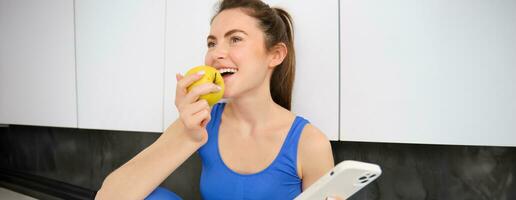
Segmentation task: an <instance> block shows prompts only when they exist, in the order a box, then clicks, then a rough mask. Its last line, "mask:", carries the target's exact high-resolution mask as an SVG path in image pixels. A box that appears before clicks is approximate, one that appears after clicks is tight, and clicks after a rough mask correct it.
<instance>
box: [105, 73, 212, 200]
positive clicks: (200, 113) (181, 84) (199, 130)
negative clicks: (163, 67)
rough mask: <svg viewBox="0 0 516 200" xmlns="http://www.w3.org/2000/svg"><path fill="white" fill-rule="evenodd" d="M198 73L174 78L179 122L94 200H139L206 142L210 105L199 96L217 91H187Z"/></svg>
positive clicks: (110, 177)
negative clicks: (175, 80) (175, 79)
mask: <svg viewBox="0 0 516 200" xmlns="http://www.w3.org/2000/svg"><path fill="white" fill-rule="evenodd" d="M202 75H203V74H202V72H201V73H199V74H193V75H189V76H186V77H183V76H181V75H179V74H178V75H177V76H176V78H177V81H178V82H177V87H176V99H175V104H176V107H177V109H178V111H179V119H177V120H176V121H175V122H174V123H172V124H171V125H170V126H169V127H168V128H167V130H165V132H163V134H162V135H161V136H160V137H159V138H158V139H157V140H156V141H155V142H154V143H153V144H151V145H150V146H149V147H147V148H146V149H144V150H143V151H141V152H140V153H138V155H136V156H135V157H134V158H132V159H131V160H129V161H128V162H127V163H125V164H124V165H122V166H121V167H120V168H118V169H117V170H115V171H114V172H112V173H111V174H109V175H108V176H107V177H106V179H105V180H104V182H103V183H102V187H101V188H100V190H99V191H98V192H97V196H96V197H95V199H143V198H145V197H147V195H149V194H150V193H151V192H152V191H153V190H154V189H155V188H156V187H157V186H158V185H159V184H160V183H161V182H163V180H165V179H166V178H167V177H168V176H169V175H170V174H171V173H172V172H174V170H176V169H177V168H178V167H179V166H180V165H181V164H183V162H184V161H185V160H186V159H188V157H190V156H191V155H192V154H193V153H194V152H195V151H197V149H199V148H200V147H201V146H202V145H203V144H204V143H206V141H207V140H208V133H207V130H206V125H207V123H208V122H209V121H210V119H211V118H210V110H211V109H210V106H209V105H208V102H207V101H206V100H199V96H201V95H203V94H208V93H211V92H215V91H219V90H220V87H218V86H216V85H215V84H212V83H209V84H203V85H199V86H196V87H194V88H193V89H192V90H191V91H190V92H188V91H187V89H186V88H187V87H188V86H189V85H190V84H192V83H193V82H194V81H196V80H198V79H199V78H201V77H202Z"/></svg>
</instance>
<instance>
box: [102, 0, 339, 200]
mask: <svg viewBox="0 0 516 200" xmlns="http://www.w3.org/2000/svg"><path fill="white" fill-rule="evenodd" d="M207 46H208V51H207V53H206V57H205V64H206V65H210V66H213V67H215V68H217V69H218V70H221V71H223V70H224V69H226V68H231V69H233V71H236V73H233V74H226V75H224V82H225V92H224V97H225V98H226V99H227V100H228V101H227V103H219V104H216V105H215V106H214V107H213V108H210V107H209V105H208V103H207V102H206V101H205V100H199V96H200V95H203V94H208V93H210V92H215V91H218V90H220V88H219V87H218V86H216V85H214V84H211V83H210V84H204V85H200V86H197V87H195V88H194V89H192V90H191V91H190V92H187V90H186V88H187V87H188V86H189V85H190V84H191V83H193V82H194V81H196V80H197V79H199V78H200V77H201V76H202V73H200V74H194V75H190V76H186V77H183V76H181V75H179V74H178V75H177V80H178V83H177V88H176V100H175V104H176V107H177V109H178V111H179V113H180V117H179V118H178V119H177V120H176V121H175V122H174V123H172V124H171V125H170V126H169V127H168V128H167V130H166V131H165V132H164V133H163V134H162V135H161V136H160V138H159V139H158V140H156V142H154V143H153V144H152V145H150V146H149V147H148V148H146V149H145V150H143V151H142V152H140V153H139V154H138V155H136V156H135V157H134V158H132V159H131V160H130V161H128V162H127V163H126V164H124V165H123V166H121V167H120V168H119V169H117V170H115V171H114V172H112V173H111V174H110V175H109V176H108V177H107V178H106V179H105V180H104V182H103V185H102V188H101V189H100V190H99V192H98V194H97V197H96V198H97V199H115V198H116V199H143V198H144V197H147V196H148V195H149V194H151V192H153V191H154V192H153V193H152V194H151V195H150V196H148V198H153V197H156V195H162V194H164V193H166V192H164V193H163V188H158V189H156V190H155V188H156V187H157V186H158V185H159V184H160V183H161V182H162V181H163V180H165V178H167V177H168V176H169V175H170V174H171V173H172V172H173V171H174V170H175V169H176V168H177V167H178V166H179V165H181V164H182V163H183V162H184V161H185V160H186V159H187V158H188V157H189V156H191V155H192V154H193V153H194V152H196V151H198V152H199V154H200V156H201V159H202V163H203V171H202V175H201V193H202V196H203V198H205V199H293V198H294V197H296V196H297V195H299V194H300V193H301V192H302V190H305V189H306V188H308V187H309V186H310V185H311V184H312V183H314V182H315V181H316V180H317V179H318V178H319V177H321V176H322V175H323V174H325V173H326V172H328V171H329V170H330V169H331V168H332V167H333V165H334V163H333V157H332V152H331V146H330V143H329V141H328V139H327V138H326V136H325V135H324V134H323V133H322V132H321V131H319V130H318V129H317V128H315V127H314V126H312V125H310V124H309V123H308V121H307V120H305V119H303V118H302V117H299V116H296V115H294V114H293V113H292V112H290V105H291V96H292V86H293V80H294V67H295V63H294V61H295V52H294V44H293V29H292V20H291V17H290V15H289V14H288V13H287V12H285V11H284V10H282V9H279V8H270V7H269V6H268V5H267V4H265V3H263V2H261V1H259V0H225V1H223V2H221V5H220V8H219V11H218V12H217V14H216V15H215V16H214V17H213V19H212V22H211V30H210V35H209V36H208V38H207ZM165 155H166V156H165ZM171 195H172V194H171Z"/></svg>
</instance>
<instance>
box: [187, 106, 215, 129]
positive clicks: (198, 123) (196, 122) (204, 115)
mask: <svg viewBox="0 0 516 200" xmlns="http://www.w3.org/2000/svg"><path fill="white" fill-rule="evenodd" d="M209 118H210V111H208V110H207V109H202V110H201V111H199V112H197V113H195V114H194V115H191V116H190V117H188V119H186V120H185V121H184V123H185V125H186V126H187V127H188V128H189V129H195V128H203V127H204V126H205V125H204V126H203V121H205V120H209Z"/></svg>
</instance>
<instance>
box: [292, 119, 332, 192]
mask: <svg viewBox="0 0 516 200" xmlns="http://www.w3.org/2000/svg"><path fill="white" fill-rule="evenodd" d="M298 163H299V164H298V168H299V169H298V170H299V172H301V179H302V180H303V191H304V190H306V189H307V188H308V187H309V186H310V185H312V184H313V183H314V182H315V181H317V180H318V179H319V178H320V177H322V176H323V175H324V174H326V173H327V172H329V171H330V170H331V169H332V168H333V167H334V163H333V154H332V151H331V145H330V141H329V140H328V138H327V137H326V135H324V134H323V133H322V132H321V131H320V130H319V129H317V128H315V127H314V126H312V125H310V124H308V125H306V127H305V128H304V129H303V134H301V138H300V140H299V149H298Z"/></svg>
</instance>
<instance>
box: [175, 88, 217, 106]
mask: <svg viewBox="0 0 516 200" xmlns="http://www.w3.org/2000/svg"><path fill="white" fill-rule="evenodd" d="M220 90H221V88H220V86H218V85H215V84H213V83H205V84H201V85H198V86H196V87H194V88H192V90H190V92H188V93H187V94H186V95H185V96H184V98H183V99H182V101H183V103H192V102H196V101H197V100H198V99H199V97H200V96H201V95H205V94H209V93H212V92H218V91H220Z"/></svg>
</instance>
